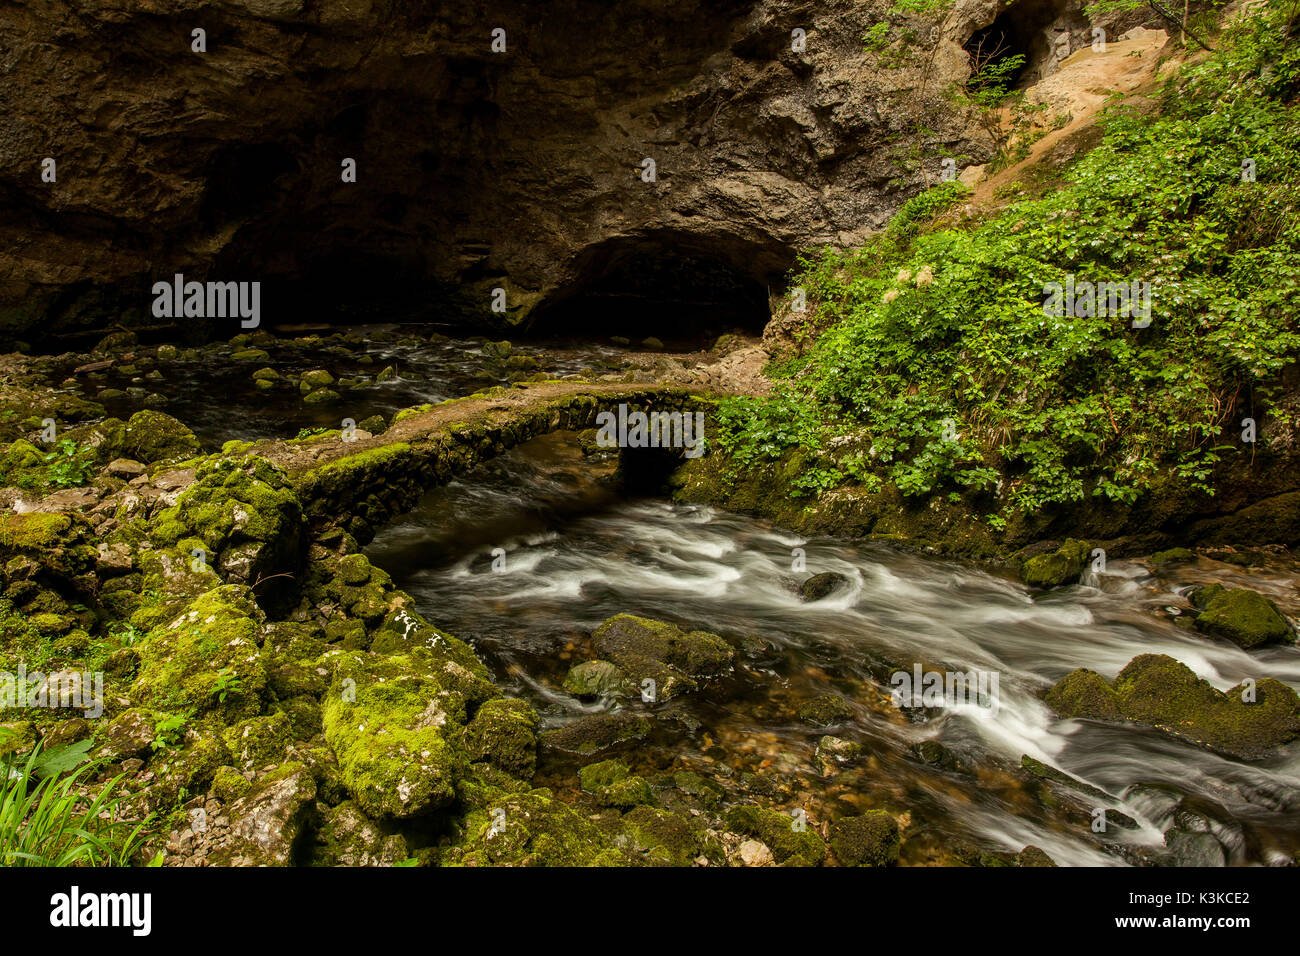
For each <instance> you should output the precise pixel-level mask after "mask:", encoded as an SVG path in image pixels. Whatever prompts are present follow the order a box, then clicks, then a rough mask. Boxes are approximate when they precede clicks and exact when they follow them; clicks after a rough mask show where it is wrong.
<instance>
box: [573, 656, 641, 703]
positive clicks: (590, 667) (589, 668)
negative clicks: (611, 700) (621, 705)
mask: <svg viewBox="0 0 1300 956" xmlns="http://www.w3.org/2000/svg"><path fill="white" fill-rule="evenodd" d="M564 689H565V690H567V691H568V692H569V693H570V694H573V695H575V696H577V697H623V696H627V695H629V694H633V693H635V692H636V685H635V684H634V683H633V682H632V681H630V680H628V677H627V675H626V674H624V673H623V672H622V671H621V670H619V669H618V666H617V665H615V664H611V663H610V662H609V661H583V662H582V663H581V664H575V665H574V666H573V667H571V668H569V673H568V674H567V675H565V678H564Z"/></svg>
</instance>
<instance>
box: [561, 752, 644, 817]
mask: <svg viewBox="0 0 1300 956" xmlns="http://www.w3.org/2000/svg"><path fill="white" fill-rule="evenodd" d="M578 779H579V781H580V782H581V784H582V789H583V790H585V791H586V792H587V793H589V794H591V795H592V796H593V797H594V798H595V800H596V802H597V803H599V804H600V805H601V806H603V807H622V808H627V807H636V806H640V805H642V804H650V803H654V796H653V794H651V792H650V784H648V783H646V781H645V778H643V777H638V776H634V775H633V774H632V772H631V771H630V770H629V769H628V768H627V766H626V765H625V764H623V763H620V762H619V761H617V760H602V761H601V762H600V763H593V764H588V765H587V766H585V767H583V768H582V769H581V770H579V771H578Z"/></svg>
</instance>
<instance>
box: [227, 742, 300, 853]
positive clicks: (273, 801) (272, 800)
mask: <svg viewBox="0 0 1300 956" xmlns="http://www.w3.org/2000/svg"><path fill="white" fill-rule="evenodd" d="M315 806H316V781H315V778H314V777H313V776H312V774H311V771H310V770H309V769H308V768H307V767H306V766H305V765H303V764H302V763H299V762H297V761H292V762H289V763H286V764H283V765H282V766H280V767H278V768H277V769H276V770H275V771H273V772H272V773H270V774H267V775H265V776H263V777H261V778H259V779H258V780H257V781H256V782H255V783H254V784H253V786H252V787H250V788H249V791H248V792H247V793H246V794H244V796H242V797H240V798H239V799H238V800H236V801H235V803H233V804H231V805H230V807H229V808H228V810H227V813H228V814H229V816H230V836H229V840H228V842H227V843H226V844H225V845H224V846H222V847H221V848H219V849H218V850H217V851H215V852H214V853H213V854H212V855H211V856H210V857H209V859H210V860H211V862H213V863H215V864H217V865H218V866H288V865H289V864H291V863H294V862H297V860H296V856H297V853H298V851H299V847H300V838H301V837H304V836H305V834H306V832H307V830H308V828H309V826H310V823H311V819H312V812H313V810H314V809H315Z"/></svg>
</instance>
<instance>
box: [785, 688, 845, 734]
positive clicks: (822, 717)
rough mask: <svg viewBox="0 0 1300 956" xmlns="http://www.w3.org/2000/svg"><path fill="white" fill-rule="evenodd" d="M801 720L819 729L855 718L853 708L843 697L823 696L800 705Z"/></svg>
mask: <svg viewBox="0 0 1300 956" xmlns="http://www.w3.org/2000/svg"><path fill="white" fill-rule="evenodd" d="M798 714H799V719H800V720H802V721H804V722H805V723H809V724H815V725H816V726H818V727H829V726H831V725H832V724H838V723H842V722H843V721H845V720H848V719H849V718H850V717H852V716H853V708H852V706H850V705H849V702H848V701H846V700H845V699H844V698H843V697H837V696H836V695H834V694H822V695H821V696H819V697H814V698H812V699H811V700H806V701H804V702H803V703H802V704H800V705H799V710H798Z"/></svg>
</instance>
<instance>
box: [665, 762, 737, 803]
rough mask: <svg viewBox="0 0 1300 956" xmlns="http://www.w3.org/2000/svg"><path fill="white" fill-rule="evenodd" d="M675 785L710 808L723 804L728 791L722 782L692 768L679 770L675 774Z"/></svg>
mask: <svg viewBox="0 0 1300 956" xmlns="http://www.w3.org/2000/svg"><path fill="white" fill-rule="evenodd" d="M673 786H675V787H676V788H677V789H678V790H680V791H682V793H685V794H687V795H689V796H691V797H693V798H694V799H695V801H696V802H697V803H699V804H700V806H703V807H706V808H709V809H714V808H716V807H717V806H718V805H719V804H721V802H722V800H723V798H724V797H725V796H726V793H727V791H726V790H725V789H723V787H722V785H721V784H719V783H717V782H716V781H714V780H710V779H709V778H708V777H704V776H701V775H700V774H698V773H695V772H694V771H692V770H679V771H677V772H676V773H675V774H673Z"/></svg>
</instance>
